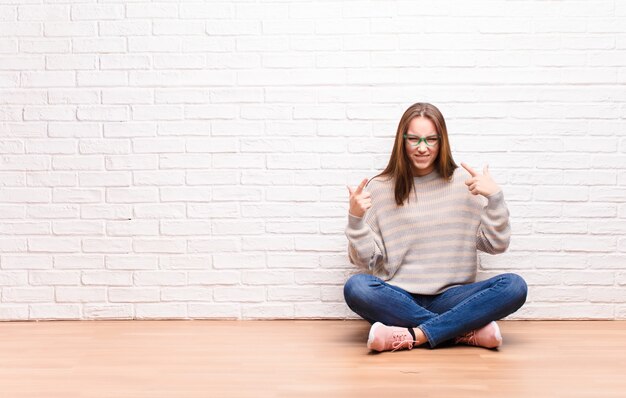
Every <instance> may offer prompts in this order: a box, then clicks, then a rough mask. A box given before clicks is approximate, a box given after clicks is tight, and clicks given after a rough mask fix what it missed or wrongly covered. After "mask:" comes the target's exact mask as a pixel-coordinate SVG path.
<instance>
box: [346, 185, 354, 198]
mask: <svg viewBox="0 0 626 398" xmlns="http://www.w3.org/2000/svg"><path fill="white" fill-rule="evenodd" d="M346 188H348V193H349V194H350V196H352V194H353V193H354V189H352V188H351V187H350V185H346Z"/></svg>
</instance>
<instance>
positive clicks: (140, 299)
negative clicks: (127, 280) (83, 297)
mask: <svg viewBox="0 0 626 398" xmlns="http://www.w3.org/2000/svg"><path fill="white" fill-rule="evenodd" d="M107 293H108V298H109V301H110V302H112V303H149V302H157V301H159V296H160V293H159V289H158V288H146V287H111V288H109V289H108V292H107Z"/></svg>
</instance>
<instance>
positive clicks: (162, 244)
mask: <svg viewBox="0 0 626 398" xmlns="http://www.w3.org/2000/svg"><path fill="white" fill-rule="evenodd" d="M185 249H186V242H185V241H184V240H172V239H168V240H165V239H134V241H133V250H134V251H135V252H137V253H184V252H185Z"/></svg>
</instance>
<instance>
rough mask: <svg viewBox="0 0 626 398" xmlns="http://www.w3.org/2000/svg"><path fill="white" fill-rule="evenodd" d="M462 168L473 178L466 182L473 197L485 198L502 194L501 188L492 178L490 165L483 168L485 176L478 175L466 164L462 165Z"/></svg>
mask: <svg viewBox="0 0 626 398" xmlns="http://www.w3.org/2000/svg"><path fill="white" fill-rule="evenodd" d="M461 166H463V168H464V169H465V170H467V172H468V173H470V175H471V176H472V177H471V178H468V179H467V180H465V185H467V187H468V189H469V191H470V192H471V193H472V195H478V194H480V195H483V196H484V197H487V196H491V195H493V194H494V193H497V192H500V187H499V186H498V184H496V182H495V181H494V180H493V178H491V173H489V165H486V166H485V167H484V168H483V174H478V173H477V172H476V171H474V169H472V168H471V167H469V166H468V165H467V164H465V163H461Z"/></svg>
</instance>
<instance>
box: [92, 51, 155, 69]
mask: <svg viewBox="0 0 626 398" xmlns="http://www.w3.org/2000/svg"><path fill="white" fill-rule="evenodd" d="M99 59H100V69H103V70H107V69H121V70H125V69H128V70H131V69H148V68H150V57H149V56H147V55H131V54H124V55H108V54H103V55H100V56H99Z"/></svg>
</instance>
